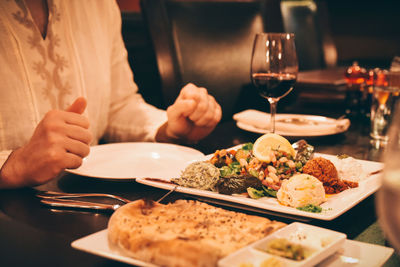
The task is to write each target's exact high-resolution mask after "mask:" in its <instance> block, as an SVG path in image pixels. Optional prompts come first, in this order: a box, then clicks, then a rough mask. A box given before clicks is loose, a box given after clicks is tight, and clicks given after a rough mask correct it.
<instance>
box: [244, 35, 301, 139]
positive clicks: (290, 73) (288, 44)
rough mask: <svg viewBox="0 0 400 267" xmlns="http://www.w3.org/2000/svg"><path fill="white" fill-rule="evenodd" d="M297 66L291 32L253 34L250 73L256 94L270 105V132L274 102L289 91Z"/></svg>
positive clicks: (273, 119) (275, 103) (272, 130)
mask: <svg viewBox="0 0 400 267" xmlns="http://www.w3.org/2000/svg"><path fill="white" fill-rule="evenodd" d="M298 69H299V67H298V61H297V54H296V47H295V44H294V34H292V33H258V34H256V37H255V39H254V44H253V52H252V56H251V70H250V73H251V79H252V81H253V84H254V86H255V87H256V88H257V90H258V93H259V94H260V95H261V96H262V97H264V98H266V99H267V100H268V102H269V104H270V114H271V119H270V127H271V129H270V131H271V132H272V133H274V132H275V114H276V107H277V104H278V101H279V100H280V99H281V98H282V97H285V96H286V95H287V94H289V93H290V91H292V89H293V86H294V84H295V82H296V79H297V72H298Z"/></svg>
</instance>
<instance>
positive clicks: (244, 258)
mask: <svg viewBox="0 0 400 267" xmlns="http://www.w3.org/2000/svg"><path fill="white" fill-rule="evenodd" d="M277 238H284V239H286V240H288V241H290V242H292V243H295V244H297V245H301V246H302V247H304V248H306V249H310V250H312V252H311V255H309V256H308V257H306V258H305V259H303V260H298V261H296V260H291V259H288V258H284V257H280V256H276V255H273V254H270V253H268V252H266V251H265V250H266V248H267V244H268V243H269V242H271V241H272V240H274V239H277ZM345 240H346V235H345V234H343V233H339V232H336V231H332V230H328V229H324V228H320V227H316V226H312V225H309V224H303V223H298V222H294V223H291V224H290V225H288V226H286V227H284V228H282V229H279V230H278V231H276V232H274V233H273V234H271V235H269V236H267V237H265V238H263V239H261V240H259V241H256V242H254V243H253V244H250V245H249V246H247V247H244V248H242V249H239V250H238V251H236V252H234V253H232V254H231V255H229V256H227V257H225V258H223V259H221V260H220V261H219V263H218V266H220V267H231V266H238V267H239V266H240V265H241V264H242V263H251V264H253V266H260V264H261V262H262V261H264V260H267V259H268V258H271V257H273V258H275V259H276V260H277V261H279V262H280V263H282V266H286V267H302V266H314V265H316V264H317V263H319V262H321V261H322V260H323V259H325V258H327V257H328V256H330V255H332V254H333V253H335V252H336V251H337V250H338V249H339V248H340V247H341V246H342V245H343V243H344V241H345Z"/></svg>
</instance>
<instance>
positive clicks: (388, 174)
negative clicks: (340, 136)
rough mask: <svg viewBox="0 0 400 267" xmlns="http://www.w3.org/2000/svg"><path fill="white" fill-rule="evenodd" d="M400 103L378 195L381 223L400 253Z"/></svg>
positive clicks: (390, 133) (386, 152) (394, 120)
mask: <svg viewBox="0 0 400 267" xmlns="http://www.w3.org/2000/svg"><path fill="white" fill-rule="evenodd" d="M399 104H400V103H398V104H397V107H396V114H395V115H394V118H393V121H392V125H391V127H390V130H389V137H390V138H389V143H388V145H387V147H386V151H385V154H384V162H385V167H384V171H383V177H382V186H381V188H380V189H379V191H378V193H377V195H376V209H377V214H378V220H379V223H380V225H381V227H382V229H383V231H384V233H385V237H386V238H387V239H388V240H389V242H390V244H391V245H392V246H393V247H394V248H395V249H396V251H397V253H400V164H399V160H400V105H399ZM399 255H400V254H399Z"/></svg>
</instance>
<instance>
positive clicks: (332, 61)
mask: <svg viewBox="0 0 400 267" xmlns="http://www.w3.org/2000/svg"><path fill="white" fill-rule="evenodd" d="M281 10H282V18H283V25H284V28H285V31H286V32H291V33H294V34H295V36H296V37H295V38H296V49H297V54H298V59H299V70H311V69H322V68H327V67H334V66H336V63H337V51H336V46H335V45H334V43H333V39H332V36H331V34H330V27H329V19H328V12H327V7H326V3H325V0H315V1H313V0H304V1H295V0H286V1H282V2H281Z"/></svg>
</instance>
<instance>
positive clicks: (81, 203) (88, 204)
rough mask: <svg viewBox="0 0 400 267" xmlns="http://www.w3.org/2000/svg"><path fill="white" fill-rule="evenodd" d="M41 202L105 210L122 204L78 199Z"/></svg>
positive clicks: (53, 199) (113, 208)
mask: <svg viewBox="0 0 400 267" xmlns="http://www.w3.org/2000/svg"><path fill="white" fill-rule="evenodd" d="M40 202H41V203H43V204H45V205H48V206H51V207H56V208H79V209H90V210H105V211H110V210H111V211H115V210H117V209H118V208H119V207H121V206H122V205H120V204H103V203H94V202H88V201H80V200H70V199H57V198H52V199H41V200H40Z"/></svg>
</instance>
